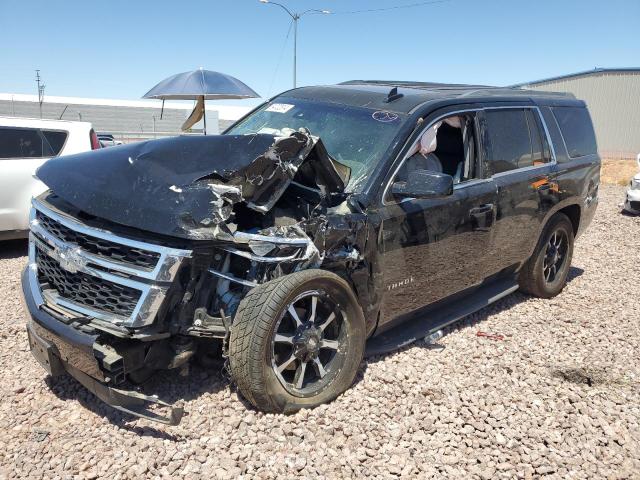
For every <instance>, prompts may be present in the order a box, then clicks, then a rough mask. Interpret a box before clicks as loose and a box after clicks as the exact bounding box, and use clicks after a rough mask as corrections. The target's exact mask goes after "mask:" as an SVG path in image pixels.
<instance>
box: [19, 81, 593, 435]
mask: <svg viewBox="0 0 640 480" xmlns="http://www.w3.org/2000/svg"><path fill="white" fill-rule="evenodd" d="M599 175H600V158H599V156H598V153H597V148H596V141H595V137H594V131H593V127H592V124H591V120H590V117H589V113H588V111H587V109H586V107H585V104H584V103H583V102H582V101H580V100H576V99H575V98H574V97H573V96H571V95H566V94H557V93H543V92H533V91H527V90H521V89H516V88H496V87H484V86H469V85H443V84H432V83H413V82H384V81H350V82H346V83H343V84H339V85H331V86H320V87H305V88H298V89H294V90H291V91H288V92H285V93H283V94H281V95H279V96H277V97H274V98H272V99H271V100H269V101H268V102H266V103H264V104H263V105H261V106H259V107H257V108H256V109H255V110H253V111H252V112H250V113H249V114H248V115H246V116H245V117H244V118H242V119H240V120H239V121H238V122H236V123H235V124H234V125H232V126H231V127H230V128H229V129H228V130H227V131H226V132H224V134H222V135H216V136H180V137H173V138H165V139H160V140H151V141H146V142H140V143H134V144H129V145H122V146H117V147H113V148H109V149H102V150H97V151H93V152H88V153H82V154H78V155H73V156H68V157H61V158H56V159H54V160H51V161H49V162H47V163H45V164H44V165H43V166H42V167H41V168H40V169H39V170H38V172H37V176H38V178H39V179H40V180H42V181H43V182H44V183H45V184H46V185H47V186H48V187H49V190H48V191H47V192H45V193H44V194H42V195H41V196H40V197H38V198H35V199H34V200H33V208H32V211H31V223H30V243H29V264H28V266H27V268H26V269H25V271H24V274H23V277H22V286H23V291H24V300H25V304H26V308H27V310H28V312H29V317H30V318H29V321H28V326H27V329H28V333H29V341H30V348H31V350H32V352H33V355H34V356H35V357H36V358H37V359H38V361H40V363H41V364H42V365H43V366H44V368H45V369H46V370H47V372H48V373H49V374H51V375H53V376H55V375H59V374H63V373H69V374H70V375H72V376H73V377H74V378H76V379H77V380H78V381H79V382H81V383H82V384H83V385H84V386H85V387H87V388H88V389H89V390H90V391H92V392H93V393H94V394H96V395H97V396H98V397H99V398H101V399H102V400H104V401H105V402H107V403H108V404H110V405H112V406H114V407H115V408H118V409H121V410H124V411H127V412H131V413H133V414H135V415H138V416H142V417H146V418H151V419H154V420H158V421H161V422H165V423H169V424H175V423H177V422H179V421H180V418H181V416H182V409H181V408H179V407H176V406H172V405H169V404H167V403H164V402H163V401H162V400H160V399H159V398H158V397H157V396H154V395H146V394H144V393H142V389H141V388H140V387H135V386H134V385H135V384H140V383H141V382H144V381H145V380H146V379H148V378H149V377H150V376H151V375H152V374H153V373H154V372H156V371H158V370H161V369H176V368H182V369H185V370H184V371H185V372H186V366H187V365H188V364H189V362H190V361H192V360H199V361H200V362H201V363H202V364H203V365H218V368H220V365H221V364H222V363H223V360H222V359H224V365H225V366H226V368H227V369H228V371H229V372H230V374H231V377H232V380H233V381H234V382H235V384H236V385H237V387H238V389H239V391H240V393H241V394H242V395H243V396H244V397H245V398H246V399H247V400H248V401H249V402H251V403H252V404H253V405H255V407H257V408H258V409H260V410H263V411H269V412H291V411H296V410H298V409H300V408H304V407H313V406H316V405H319V404H321V403H323V402H328V401H330V400H332V399H334V398H335V397H336V396H338V395H339V394H340V393H342V392H343V391H344V390H346V389H347V388H349V386H350V385H351V384H352V382H353V381H354V377H355V375H356V372H357V370H358V367H359V364H360V363H361V361H362V358H363V356H364V355H367V354H376V353H383V352H387V351H390V350H393V349H394V348H398V347H400V346H402V345H406V344H409V343H410V342H412V341H413V340H415V339H419V338H424V337H425V336H428V335H430V334H431V333H433V332H435V331H437V330H438V329H440V328H442V327H443V326H444V325H446V324H448V323H451V322H454V321H456V320H458V319H460V318H462V317H463V316H464V315H467V314H469V313H471V312H473V311H476V310H478V309H480V308H482V307H483V306H486V305H487V304H489V303H491V302H493V301H495V300H497V299H499V298H501V297H503V296H505V295H507V294H509V293H511V292H513V291H515V290H517V289H520V290H522V291H525V292H528V293H529V294H531V295H535V296H538V297H543V298H548V297H553V296H554V295H557V294H558V293H559V292H560V291H561V290H562V288H563V287H564V285H565V283H566V281H567V274H568V273H569V269H570V264H571V256H572V252H573V245H574V239H575V238H576V237H577V236H578V235H579V234H580V233H581V232H583V231H584V230H585V228H586V227H587V226H588V225H589V223H590V221H591V219H592V218H593V215H594V212H595V209H596V205H597V202H598V185H599ZM216 358H219V359H220V360H218V361H217V362H216ZM211 368H213V367H211Z"/></svg>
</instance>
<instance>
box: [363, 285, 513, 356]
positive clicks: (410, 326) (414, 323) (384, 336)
mask: <svg viewBox="0 0 640 480" xmlns="http://www.w3.org/2000/svg"><path fill="white" fill-rule="evenodd" d="M517 289H518V283H517V281H516V280H515V279H514V278H507V279H501V280H498V281H495V282H492V283H490V284H487V285H483V286H480V287H478V289H477V290H475V291H474V292H473V293H471V294H469V295H468V296H466V297H464V298H461V299H460V300H458V301H454V302H451V303H448V304H445V305H443V306H442V307H440V308H436V309H435V310H433V311H431V312H428V313H424V314H418V315H416V317H415V318H412V319H410V320H407V321H406V322H403V323H401V324H399V325H396V326H394V327H393V328H391V329H389V330H387V331H385V332H382V333H380V334H379V335H376V336H375V337H373V338H371V339H369V341H367V348H366V350H365V354H364V356H365V357H370V356H372V355H384V354H386V353H390V352H393V351H395V350H398V349H400V348H402V347H405V346H407V345H410V344H412V343H413V342H415V341H417V340H420V339H421V338H424V337H426V336H427V335H430V334H432V333H434V332H437V331H438V330H440V329H442V328H444V327H446V326H447V325H450V324H452V323H454V322H457V321H458V320H460V319H462V318H464V317H466V316H467V315H470V314H472V313H474V312H477V311H478V310H481V309H482V308H484V307H486V306H487V305H491V304H492V303H494V302H497V301H498V300H500V299H501V298H504V297H506V296H507V295H509V294H510V293H513V292H515V291H516V290H517Z"/></svg>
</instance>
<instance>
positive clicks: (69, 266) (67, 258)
mask: <svg viewBox="0 0 640 480" xmlns="http://www.w3.org/2000/svg"><path fill="white" fill-rule="evenodd" d="M51 256H52V257H53V258H55V259H56V260H57V261H58V263H59V264H60V268H62V269H64V270H66V271H67V272H69V273H78V272H79V271H80V270H83V269H84V267H86V266H87V261H86V260H85V259H84V258H83V257H82V255H80V249H79V248H78V247H74V246H66V245H65V246H56V247H54V249H53V252H52V255H51Z"/></svg>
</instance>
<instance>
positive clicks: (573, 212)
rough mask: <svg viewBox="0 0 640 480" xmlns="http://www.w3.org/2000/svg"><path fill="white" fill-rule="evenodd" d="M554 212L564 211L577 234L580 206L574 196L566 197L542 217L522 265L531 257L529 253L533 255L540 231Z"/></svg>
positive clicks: (580, 212)
mask: <svg viewBox="0 0 640 480" xmlns="http://www.w3.org/2000/svg"><path fill="white" fill-rule="evenodd" d="M556 213H564V214H565V215H566V216H567V217H569V220H570V221H571V225H572V226H573V234H574V236H576V237H577V236H578V233H579V232H580V221H581V218H582V206H581V204H580V203H579V201H578V199H575V198H571V199H566V200H564V201H562V202H560V203H558V204H556V205H554V207H553V208H551V209H549V211H548V212H547V214H546V215H545V217H544V220H543V221H542V222H541V223H540V226H539V227H538V233H537V235H536V236H535V242H533V244H532V245H531V247H530V249H529V251H528V252H527V256H526V258H525V259H524V260H523V262H522V265H524V263H525V262H526V261H527V260H528V259H529V257H531V255H533V252H534V251H535V249H536V246H537V245H538V242H539V241H540V235H542V232H544V229H545V228H546V226H547V224H548V223H549V220H551V218H552V217H553V216H554V215H555V214H556Z"/></svg>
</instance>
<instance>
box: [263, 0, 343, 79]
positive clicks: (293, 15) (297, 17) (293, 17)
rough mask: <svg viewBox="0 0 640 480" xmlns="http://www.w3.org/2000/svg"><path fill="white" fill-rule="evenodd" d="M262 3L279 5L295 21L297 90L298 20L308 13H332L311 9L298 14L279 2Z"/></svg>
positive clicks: (294, 57)
mask: <svg viewBox="0 0 640 480" xmlns="http://www.w3.org/2000/svg"><path fill="white" fill-rule="evenodd" d="M259 1H260V3H267V4H269V5H277V6H279V7H280V8H282V9H283V10H284V11H285V12H287V14H288V15H289V16H290V17H291V20H292V21H293V88H296V86H297V83H298V82H297V66H298V65H297V64H298V20H300V19H301V18H302V16H303V15H306V14H307V13H317V14H323V15H331V12H330V11H329V10H317V9H315V8H312V9H309V10H305V11H304V12H302V13H298V12H292V11H291V10H289V9H288V8H287V7H285V6H284V5H281V4H279V3H277V2H272V1H271V0H259Z"/></svg>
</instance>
